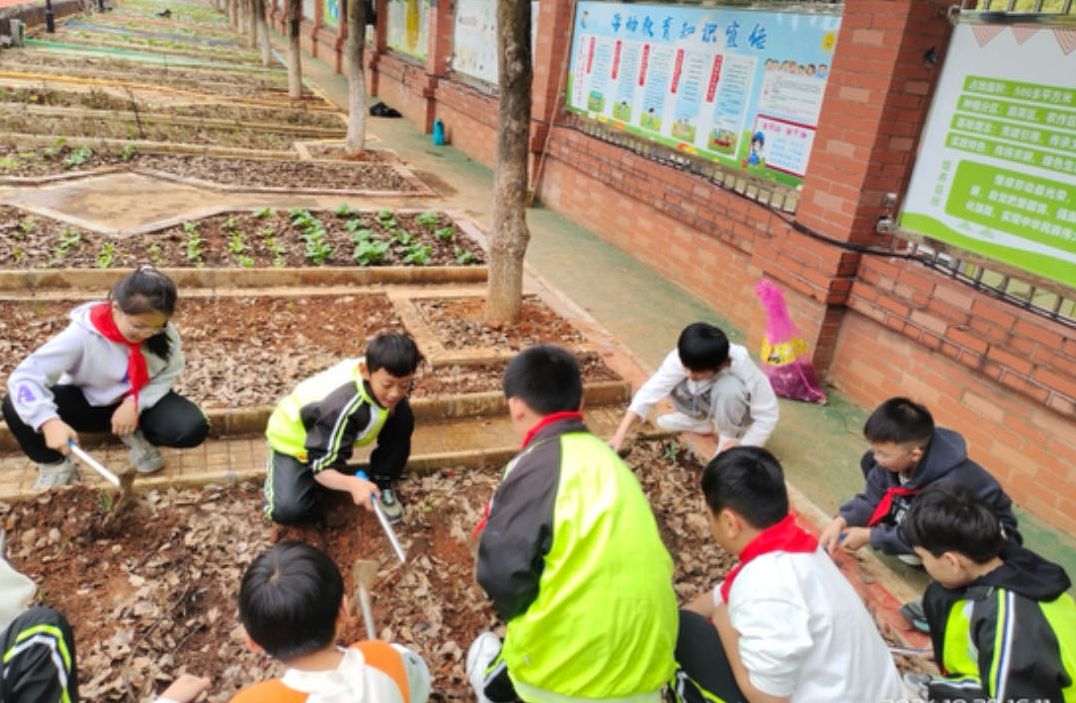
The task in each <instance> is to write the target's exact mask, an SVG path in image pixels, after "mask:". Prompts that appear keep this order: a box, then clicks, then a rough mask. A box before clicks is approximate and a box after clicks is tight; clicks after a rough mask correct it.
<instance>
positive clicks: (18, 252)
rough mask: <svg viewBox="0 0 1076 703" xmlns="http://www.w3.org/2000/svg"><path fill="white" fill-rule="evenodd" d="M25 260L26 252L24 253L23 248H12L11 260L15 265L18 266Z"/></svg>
mask: <svg viewBox="0 0 1076 703" xmlns="http://www.w3.org/2000/svg"><path fill="white" fill-rule="evenodd" d="M24 258H26V252H25V251H23V250H22V248H20V247H12V248H11V260H12V261H13V262H14V263H16V264H17V263H19V262H20V261H22V260H23V259H24Z"/></svg>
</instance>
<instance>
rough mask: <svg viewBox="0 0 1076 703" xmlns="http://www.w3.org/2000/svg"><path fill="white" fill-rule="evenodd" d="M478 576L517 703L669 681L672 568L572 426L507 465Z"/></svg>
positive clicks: (606, 454)
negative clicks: (499, 631)
mask: <svg viewBox="0 0 1076 703" xmlns="http://www.w3.org/2000/svg"><path fill="white" fill-rule="evenodd" d="M477 569H478V582H479V584H481V586H482V587H483V588H484V589H485V590H486V592H487V593H488V594H489V595H490V597H491V598H492V599H493V602H494V605H495V606H496V608H497V611H498V613H500V615H501V616H502V617H503V618H504V619H505V620H506V621H507V622H508V631H507V634H506V636H505V641H504V648H503V650H502V656H503V658H504V660H505V663H506V664H507V667H508V674H509V677H510V678H511V679H512V683H513V684H514V685H515V688H516V691H517V693H518V694H519V695H520V697H522V698H523V699H524V700H525V701H536V702H541V703H548V702H563V701H570V700H573V699H579V698H583V699H628V700H632V699H634V698H636V697H638V698H639V700H644V699H649V698H650V697H651V696H650V695H649V694H652V693H653V692H656V691H658V690H659V689H660V688H661V687H662V686H663V684H665V682H667V681H668V680H669V679H670V678H671V677H672V673H673V669H674V657H673V650H674V647H675V644H676V634H677V623H678V619H677V605H676V595H675V593H674V591H673V587H672V575H673V564H672V559H670V557H669V554H668V552H667V551H666V550H665V546H664V545H663V544H662V542H661V538H660V536H659V534H658V528H657V523H656V522H655V520H654V516H653V513H652V512H651V510H650V504H649V503H648V502H647V499H646V496H645V495H644V494H643V491H642V488H641V487H640V486H639V483H638V481H637V480H636V479H635V476H634V475H633V474H632V473H631V470H630V469H629V468H628V467H627V466H626V465H625V464H624V463H623V462H622V461H621V460H620V459H619V458H618V457H617V456H616V454H615V453H614V452H613V451H612V450H611V449H610V448H609V447H608V446H607V445H606V444H605V442H603V441H602V440H601V439H599V438H597V437H595V436H594V435H592V434H590V433H589V432H587V431H586V427H585V426H584V425H583V423H582V421H581V420H578V419H563V420H557V421H555V422H552V423H551V424H548V425H547V426H545V427H543V428H541V429H540V430H539V431H538V433H537V434H536V435H535V436H534V438H533V439H532V440H531V442H530V443H529V444H528V445H527V447H526V448H525V449H524V450H523V452H522V453H521V454H519V455H518V456H517V457H516V458H515V459H513V460H512V462H511V463H510V464H509V465H508V467H507V469H506V470H505V475H504V479H503V481H502V482H501V484H500V486H499V487H498V488H497V491H496V493H495V494H494V496H493V500H492V502H491V505H490V512H489V517H488V522H487V524H486V527H485V530H484V531H483V533H482V537H481V542H480V545H479V553H478V565H477Z"/></svg>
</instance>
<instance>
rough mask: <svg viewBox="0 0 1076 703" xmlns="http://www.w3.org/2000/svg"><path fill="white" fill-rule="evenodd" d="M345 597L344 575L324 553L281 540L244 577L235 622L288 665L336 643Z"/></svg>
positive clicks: (301, 544) (261, 645)
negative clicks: (341, 607) (339, 618)
mask: <svg viewBox="0 0 1076 703" xmlns="http://www.w3.org/2000/svg"><path fill="white" fill-rule="evenodd" d="M343 597H344V580H343V577H342V576H341V575H340V570H339V569H338V568H337V567H336V564H334V563H333V560H332V559H330V558H329V556H328V555H327V554H326V553H325V552H323V551H321V550H320V549H317V548H315V547H312V546H310V545H309V544H306V543H305V542H297V541H291V540H289V541H284V542H280V543H279V544H277V545H275V546H274V547H272V548H271V549H270V550H269V551H267V552H265V553H264V554H262V555H261V556H259V557H258V558H257V559H255V560H254V563H252V564H251V565H250V568H249V569H247V573H246V574H244V575H243V582H242V584H241V585H240V587H239V620H240V621H241V622H242V623H243V627H244V628H246V630H247V633H248V634H249V635H250V638H251V639H252V640H254V641H255V642H256V643H257V644H258V646H259V647H261V648H262V649H264V650H265V651H266V652H268V653H269V654H270V655H271V656H273V657H276V658H277V659H280V660H281V661H284V662H287V661H290V660H291V659H294V658H295V657H299V656H302V655H304V654H309V653H310V652H315V651H317V650H319V649H322V648H324V647H326V646H328V645H330V644H332V643H333V642H334V640H335V638H336V615H337V613H338V612H339V610H340V603H341V599H342V598H343Z"/></svg>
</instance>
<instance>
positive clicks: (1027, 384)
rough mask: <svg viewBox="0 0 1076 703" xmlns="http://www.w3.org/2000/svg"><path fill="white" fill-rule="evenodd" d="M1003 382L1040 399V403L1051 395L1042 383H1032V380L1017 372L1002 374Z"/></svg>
mask: <svg viewBox="0 0 1076 703" xmlns="http://www.w3.org/2000/svg"><path fill="white" fill-rule="evenodd" d="M1001 382H1002V383H1004V384H1005V385H1006V386H1008V387H1009V388H1014V389H1016V390H1018V391H1020V392H1021V393H1023V394H1024V395H1027V396H1029V397H1031V398H1034V399H1035V400H1037V401H1039V402H1040V403H1045V402H1046V399H1047V398H1048V397H1049V395H1050V393H1049V390H1048V389H1046V388H1044V387H1042V386H1040V385H1038V384H1036V383H1032V382H1031V381H1029V380H1028V379H1026V378H1024V377H1023V376H1020V375H1017V374H1015V373H1005V374H1003V375H1002V376H1001Z"/></svg>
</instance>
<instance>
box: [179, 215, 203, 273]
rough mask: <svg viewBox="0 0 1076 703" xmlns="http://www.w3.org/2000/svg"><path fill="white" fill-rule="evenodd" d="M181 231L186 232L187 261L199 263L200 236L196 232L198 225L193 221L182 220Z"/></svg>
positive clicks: (200, 257)
mask: <svg viewBox="0 0 1076 703" xmlns="http://www.w3.org/2000/svg"><path fill="white" fill-rule="evenodd" d="M183 231H184V232H186V233H187V261H189V262H191V263H192V264H197V265H201V263H202V236H201V235H200V234H198V225H196V224H194V223H193V222H184V223H183Z"/></svg>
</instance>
